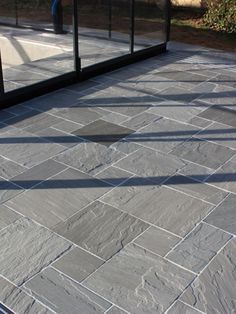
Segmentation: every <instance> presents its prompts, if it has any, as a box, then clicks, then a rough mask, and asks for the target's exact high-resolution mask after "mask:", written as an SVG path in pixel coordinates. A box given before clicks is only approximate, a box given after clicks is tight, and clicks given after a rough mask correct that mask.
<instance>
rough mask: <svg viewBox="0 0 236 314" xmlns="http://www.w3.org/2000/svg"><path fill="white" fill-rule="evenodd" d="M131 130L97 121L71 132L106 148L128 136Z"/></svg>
mask: <svg viewBox="0 0 236 314" xmlns="http://www.w3.org/2000/svg"><path fill="white" fill-rule="evenodd" d="M132 132H133V130H131V129H128V128H125V127H122V126H120V125H117V124H114V123H110V122H107V121H103V120H97V121H95V122H92V123H90V124H88V125H86V126H85V127H83V128H80V129H78V130H76V131H74V132H73V134H74V135H77V136H79V137H82V138H84V139H86V140H89V141H92V142H97V143H99V144H103V145H106V146H110V145H111V144H113V143H115V142H117V141H119V140H120V139H122V138H123V137H126V136H128V135H130V134H131V133H132Z"/></svg>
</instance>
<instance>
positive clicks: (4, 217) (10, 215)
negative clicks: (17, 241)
mask: <svg viewBox="0 0 236 314" xmlns="http://www.w3.org/2000/svg"><path fill="white" fill-rule="evenodd" d="M19 218H21V216H20V215H19V214H17V213H16V212H14V211H13V210H11V209H10V208H8V207H7V206H5V205H0V230H1V229H3V228H5V227H7V226H8V225H10V224H11V223H13V222H15V221H16V220H18V219H19Z"/></svg>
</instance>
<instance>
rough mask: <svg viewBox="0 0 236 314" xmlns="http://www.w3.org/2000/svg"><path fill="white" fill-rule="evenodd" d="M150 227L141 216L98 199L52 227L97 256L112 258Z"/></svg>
mask: <svg viewBox="0 0 236 314" xmlns="http://www.w3.org/2000/svg"><path fill="white" fill-rule="evenodd" d="M147 227H148V224H146V223H144V222H142V221H140V220H139V219H136V218H134V217H132V216H130V215H128V214H126V213H122V212H121V211H119V210H118V209H116V208H113V207H112V206H109V205H106V204H103V203H101V202H98V201H96V202H94V203H92V204H91V205H89V206H88V207H86V208H84V209H83V210H81V211H80V212H78V213H77V214H75V215H74V216H72V217H70V218H69V219H68V220H66V221H65V222H61V223H60V224H58V225H57V226H55V227H54V228H53V230H54V231H55V232H57V233H58V234H60V235H62V236H63V237H65V238H67V239H69V240H70V241H72V242H74V243H75V244H77V245H79V246H81V247H83V248H84V249H86V250H88V251H90V252H92V253H94V254H96V255H97V256H99V257H101V258H103V259H109V258H110V257H111V256H112V255H114V254H116V253H117V252H118V251H119V250H121V249H122V248H123V247H124V245H126V244H127V243H129V242H130V241H132V240H133V239H134V238H135V237H136V236H138V235H139V234H140V233H142V232H143V231H144V230H145V229H147Z"/></svg>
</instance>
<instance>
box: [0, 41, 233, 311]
mask: <svg viewBox="0 0 236 314" xmlns="http://www.w3.org/2000/svg"><path fill="white" fill-rule="evenodd" d="M235 82H236V55H235V54H230V53H225V52H221V51H216V50H208V49H206V48H202V47H197V46H191V45H185V44H179V43H170V44H169V52H168V53H167V54H163V55H161V56H157V57H154V58H151V59H148V60H145V61H142V62H139V63H136V64H133V65H130V66H127V67H125V68H122V69H119V70H116V71H114V72H110V73H107V74H104V75H101V76H98V77H95V78H93V79H90V80H88V81H86V82H83V83H82V84H75V85H73V86H68V87H66V88H64V89H61V90H58V91H56V92H54V93H51V94H47V95H44V96H41V97H38V98H35V99H32V100H30V101H27V102H25V103H22V104H20V105H17V106H15V107H11V108H8V109H5V110H2V111H1V112H0V121H1V122H0V251H1V254H0V313H12V312H13V313H17V314H26V313H29V314H33V313H34V314H35V313H42V314H46V313H47V314H49V313H65V314H74V313H75V314H78V313H79V314H97V313H99V314H105V313H106V314H125V313H126V314H127V313H130V314H156V313H168V314H172V313H175V314H184V313H186V314H187V313H193V314H197V313H206V314H208V313H209V314H213V313H222V314H223V313H226V314H232V313H235V312H236V289H235V287H236V273H235V268H236V183H235V181H236V144H235V143H236V136H235V133H236V129H235V126H236V109H235V104H236V86H235Z"/></svg>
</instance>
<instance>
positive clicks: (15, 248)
mask: <svg viewBox="0 0 236 314" xmlns="http://www.w3.org/2000/svg"><path fill="white" fill-rule="evenodd" d="M70 247H71V244H70V243H68V242H67V241H66V240H64V239H62V238H60V237H58V236H57V235H55V234H53V233H52V232H50V231H48V230H47V229H45V228H43V227H41V226H39V225H36V224H35V223H34V222H32V221H30V220H29V219H27V218H21V219H19V220H17V221H16V222H15V223H13V224H11V225H9V226H8V227H7V228H5V229H3V230H2V231H1V232H0V249H1V256H0V274H1V275H3V276H4V277H5V278H7V279H9V280H10V281H11V282H13V283H15V284H17V285H20V284H22V283H24V282H25V281H26V280H28V279H29V278H30V277H32V276H33V275H35V274H37V273H38V272H39V271H40V270H41V269H42V268H44V267H45V266H47V265H49V264H50V263H51V262H53V261H54V260H55V259H56V258H58V257H59V256H60V255H61V254H63V253H64V252H66V251H67V250H68V249H69V248H70Z"/></svg>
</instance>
